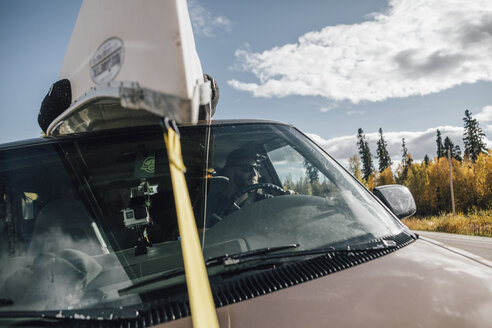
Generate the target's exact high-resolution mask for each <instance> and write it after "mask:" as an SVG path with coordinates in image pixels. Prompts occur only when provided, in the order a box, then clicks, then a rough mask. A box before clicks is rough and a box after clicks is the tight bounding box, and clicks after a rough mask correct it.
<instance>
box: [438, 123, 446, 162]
mask: <svg viewBox="0 0 492 328" xmlns="http://www.w3.org/2000/svg"><path fill="white" fill-rule="evenodd" d="M436 136H437V137H436V143H437V158H441V157H445V156H446V155H445V154H444V145H443V143H442V137H441V131H439V130H437V132H436Z"/></svg>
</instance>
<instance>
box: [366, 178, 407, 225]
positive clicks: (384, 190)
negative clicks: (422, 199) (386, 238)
mask: <svg viewBox="0 0 492 328" xmlns="http://www.w3.org/2000/svg"><path fill="white" fill-rule="evenodd" d="M373 193H374V195H375V196H376V197H377V198H379V199H380V200H381V201H382V202H383V203H384V205H386V206H387V207H388V208H389V209H390V211H391V212H393V214H395V215H396V216H397V217H398V218H399V219H400V220H402V219H405V218H408V217H409V216H412V215H414V214H415V212H416V211H417V206H416V205H415V200H414V199H413V196H412V193H411V192H410V190H408V188H407V187H405V186H401V185H386V186H380V187H375V188H374V191H373Z"/></svg>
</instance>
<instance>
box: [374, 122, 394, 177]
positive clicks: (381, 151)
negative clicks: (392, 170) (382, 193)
mask: <svg viewBox="0 0 492 328" xmlns="http://www.w3.org/2000/svg"><path fill="white" fill-rule="evenodd" d="M377 147H378V148H377V149H376V157H377V158H378V160H379V172H383V171H384V170H385V169H386V168H387V167H388V166H391V164H392V163H391V158H390V155H389V153H388V149H387V147H388V144H387V143H386V140H384V137H383V129H381V128H379V140H378V142H377Z"/></svg>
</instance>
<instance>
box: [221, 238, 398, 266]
mask: <svg viewBox="0 0 492 328" xmlns="http://www.w3.org/2000/svg"><path fill="white" fill-rule="evenodd" d="M397 247H398V245H397V244H396V242H395V241H393V240H386V239H379V240H373V241H370V242H368V243H363V244H357V245H353V246H346V247H338V248H337V247H334V246H328V247H320V248H313V249H306V250H301V251H295V252H285V253H279V254H266V252H265V253H263V254H261V253H257V254H250V255H249V256H248V258H243V257H241V258H240V259H239V260H235V258H234V257H232V259H231V261H227V260H228V258H225V259H224V261H223V263H222V264H224V266H231V265H235V266H236V267H237V268H238V269H241V268H247V269H252V268H254V267H256V266H258V265H267V264H271V263H277V262H275V261H276V260H279V259H286V258H293V257H303V256H312V255H323V254H328V253H330V254H332V255H336V254H347V253H354V252H366V253H373V252H380V251H381V250H388V249H395V248H397ZM252 252H254V251H252ZM240 255H241V254H238V255H236V256H240ZM224 257H225V256H224ZM226 261H227V262H226ZM262 261H268V262H264V263H262ZM272 261H273V262H272ZM249 262H254V263H249ZM244 263H248V264H247V265H244V266H241V265H239V264H244ZM240 267H241V268H240Z"/></svg>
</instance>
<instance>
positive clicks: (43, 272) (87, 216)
mask: <svg viewBox="0 0 492 328" xmlns="http://www.w3.org/2000/svg"><path fill="white" fill-rule="evenodd" d="M135 131H137V130H125V133H113V134H110V135H108V134H105V135H102V134H98V135H94V136H90V137H78V138H73V139H67V140H63V141H58V142H48V143H41V144H37V145H32V146H26V147H17V148H14V149H4V150H2V151H0V233H1V238H0V247H1V248H0V261H1V265H0V298H1V299H2V304H1V307H0V311H6V312H8V311H14V310H22V311H24V310H29V311H46V310H67V309H85V308H91V309H98V308H101V309H103V308H117V307H124V306H129V305H133V304H141V303H144V302H148V301H151V300H153V299H156V298H159V299H162V298H173V297H182V296H183V295H186V288H185V287H184V282H185V280H184V277H183V276H182V274H181V273H182V266H183V261H182V258H181V248H180V236H179V231H178V227H177V222H176V214H175V209H174V196H173V193H172V186H171V180H170V175H169V164H168V159H167V155H166V151H165V147H164V142H163V136H162V133H161V132H160V131H159V130H158V129H153V128H145V131H139V132H135ZM180 132H181V140H182V151H183V158H184V162H185V166H186V168H187V171H186V179H187V184H188V190H189V193H190V198H191V203H192V205H193V210H194V214H195V217H196V221H197V227H198V229H199V235H200V238H201V242H202V246H203V252H204V257H205V259H208V258H213V257H217V256H221V255H224V254H238V253H242V252H250V251H253V250H257V249H264V248H270V247H279V248H281V249H283V247H284V246H285V245H294V244H295V245H296V247H295V248H292V249H290V247H285V250H283V251H285V252H298V251H305V250H310V249H314V248H320V247H328V246H333V247H347V246H356V245H361V244H363V243H365V242H369V241H371V240H374V239H375V238H381V237H384V236H388V235H392V234H395V233H398V232H399V231H400V230H401V225H400V224H399V223H398V222H397V221H396V220H394V219H393V217H392V216H391V215H390V214H389V213H388V212H387V211H386V210H385V209H384V208H383V207H382V206H381V205H380V204H379V203H378V202H377V201H375V200H374V199H373V197H372V196H371V195H370V194H369V193H368V192H367V191H366V190H365V189H364V188H362V187H361V186H360V185H359V184H358V183H357V182H356V181H355V179H353V178H352V177H350V175H349V174H348V173H346V171H345V170H343V169H341V168H340V167H339V166H338V164H336V163H334V162H333V161H332V160H331V159H330V158H329V157H328V156H327V155H326V154H324V153H323V152H321V151H320V150H319V149H318V148H317V146H315V145H314V144H313V143H312V142H311V141H310V140H308V139H307V138H306V137H305V136H304V135H302V134H301V133H299V132H298V131H297V130H295V129H294V128H291V127H288V126H284V125H276V124H236V125H232V124H223V125H212V126H194V127H182V128H181V129H180ZM297 245H298V246H297ZM169 273H171V274H169ZM209 273H210V272H209ZM162 274H166V275H165V277H168V276H169V277H168V278H165V279H164V282H160V283H159V284H156V285H155V286H153V287H149V288H144V289H142V290H139V291H138V292H128V293H125V292H124V291H125V290H128V289H129V287H131V286H135V285H136V284H139V283H142V282H145V281H147V280H149V279H153V278H156V277H160V276H161V275H162ZM213 283H214V282H213V281H212V284H213ZM176 286H177V287H176ZM168 287H173V288H168ZM163 288H167V289H166V290H165V292H164V293H163V292H156V291H157V290H162V289H163Z"/></svg>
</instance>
